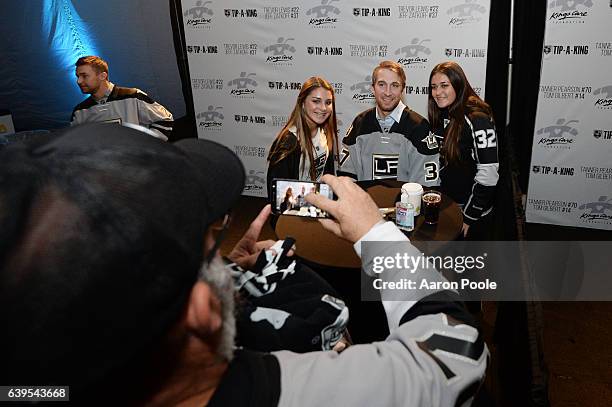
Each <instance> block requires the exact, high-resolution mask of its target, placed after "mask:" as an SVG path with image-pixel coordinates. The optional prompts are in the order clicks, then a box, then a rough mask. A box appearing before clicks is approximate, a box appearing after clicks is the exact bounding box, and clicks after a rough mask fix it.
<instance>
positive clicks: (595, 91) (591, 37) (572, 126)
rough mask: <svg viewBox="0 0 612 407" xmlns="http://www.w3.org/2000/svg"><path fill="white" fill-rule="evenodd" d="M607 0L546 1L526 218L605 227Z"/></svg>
mask: <svg viewBox="0 0 612 407" xmlns="http://www.w3.org/2000/svg"><path fill="white" fill-rule="evenodd" d="M610 21H612V2H610V1H607V0H606V1H603V0H592V1H591V0H582V1H577V0H552V1H549V2H548V10H547V14H546V32H545V35H544V46H543V50H542V52H543V55H542V75H541V79H540V92H539V97H538V108H537V115H536V125H535V134H534V138H533V149H532V157H531V168H530V170H531V174H530V178H529V190H528V196H527V221H528V222H535V223H548V224H556V225H565V226H577V227H586V228H595V229H608V230H612V75H610V73H611V72H612V30H611V29H610V25H609V24H610Z"/></svg>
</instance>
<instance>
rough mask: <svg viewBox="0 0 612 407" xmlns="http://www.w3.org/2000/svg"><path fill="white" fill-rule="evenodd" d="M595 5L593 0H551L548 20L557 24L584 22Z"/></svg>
mask: <svg viewBox="0 0 612 407" xmlns="http://www.w3.org/2000/svg"><path fill="white" fill-rule="evenodd" d="M591 7H593V1H592V0H551V1H550V2H549V3H548V12H549V17H548V21H550V22H552V23H555V24H576V23H584V22H585V20H586V19H587V17H588V16H589V10H590V9H591Z"/></svg>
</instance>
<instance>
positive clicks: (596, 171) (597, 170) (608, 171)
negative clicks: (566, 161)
mask: <svg viewBox="0 0 612 407" xmlns="http://www.w3.org/2000/svg"><path fill="white" fill-rule="evenodd" d="M580 172H581V173H582V174H583V175H584V178H585V179H587V180H590V181H608V183H609V181H610V180H612V168H610V167H594V166H586V165H582V166H580Z"/></svg>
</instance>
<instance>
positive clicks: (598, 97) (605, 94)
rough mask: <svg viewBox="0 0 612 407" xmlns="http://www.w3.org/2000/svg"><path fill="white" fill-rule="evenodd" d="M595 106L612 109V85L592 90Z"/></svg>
mask: <svg viewBox="0 0 612 407" xmlns="http://www.w3.org/2000/svg"><path fill="white" fill-rule="evenodd" d="M593 96H595V107H596V108H598V109H603V110H609V109H612V85H606V86H602V87H601V88H597V89H595V90H594V91H593Z"/></svg>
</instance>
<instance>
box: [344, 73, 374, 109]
mask: <svg viewBox="0 0 612 407" xmlns="http://www.w3.org/2000/svg"><path fill="white" fill-rule="evenodd" d="M350 90H351V92H352V95H353V96H352V99H353V101H354V102H357V103H362V104H371V103H372V101H373V100H375V99H374V92H372V76H371V75H368V76H366V77H365V80H364V81H363V82H357V83H355V84H353V85H351V87H350Z"/></svg>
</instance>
